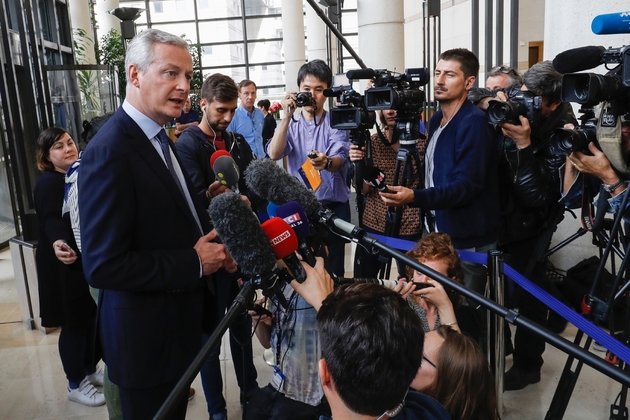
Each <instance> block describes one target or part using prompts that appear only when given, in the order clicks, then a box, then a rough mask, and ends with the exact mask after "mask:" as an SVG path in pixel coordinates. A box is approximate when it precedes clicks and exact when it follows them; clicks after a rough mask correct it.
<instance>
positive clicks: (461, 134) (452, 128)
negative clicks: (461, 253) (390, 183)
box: [414, 101, 501, 249]
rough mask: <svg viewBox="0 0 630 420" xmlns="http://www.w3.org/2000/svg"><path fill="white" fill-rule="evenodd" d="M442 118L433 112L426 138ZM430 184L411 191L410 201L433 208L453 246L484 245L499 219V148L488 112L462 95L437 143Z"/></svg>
mask: <svg viewBox="0 0 630 420" xmlns="http://www.w3.org/2000/svg"><path fill="white" fill-rule="evenodd" d="M441 119H442V111H441V110H440V111H438V112H437V113H436V114H435V115H434V116H433V118H431V124H430V127H431V128H430V130H429V141H432V140H433V139H432V138H431V137H432V136H433V133H434V132H435V130H436V129H437V128H438V127H439V124H440V120H441ZM433 161H434V162H435V164H434V170H433V185H434V187H432V188H425V189H421V190H415V191H414V205H416V206H419V207H421V208H423V209H426V210H429V209H430V210H435V223H436V226H437V230H438V231H440V232H445V233H448V234H449V235H450V236H451V240H452V241H453V245H454V246H455V248H460V249H463V248H473V247H479V246H483V245H488V244H490V243H492V242H494V241H496V238H497V236H496V235H497V229H498V227H499V223H500V221H501V217H500V216H501V214H500V213H501V210H500V205H499V187H498V182H497V150H496V145H495V142H494V137H493V134H492V132H491V130H490V125H489V124H488V121H487V119H486V114H485V113H484V112H483V111H481V110H479V109H478V108H477V107H476V106H475V105H473V104H472V102H469V101H465V102H464V103H463V105H462V106H461V108H460V109H459V111H458V112H457V114H455V116H454V117H453V118H452V119H451V121H450V122H449V123H448V124H447V125H446V127H444V129H443V130H442V133H441V134H440V137H439V139H438V143H437V145H436V148H435V156H434V159H433Z"/></svg>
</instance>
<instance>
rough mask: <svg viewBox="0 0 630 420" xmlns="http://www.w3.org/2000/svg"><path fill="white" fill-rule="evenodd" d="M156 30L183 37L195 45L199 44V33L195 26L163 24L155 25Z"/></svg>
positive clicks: (191, 24)
mask: <svg viewBox="0 0 630 420" xmlns="http://www.w3.org/2000/svg"><path fill="white" fill-rule="evenodd" d="M153 27H154V28H156V29H161V30H163V31H166V32H169V33H171V34H173V35H177V36H183V37H184V38H185V39H189V40H190V41H191V42H192V43H193V44H196V43H197V33H196V31H195V24H194V23H193V22H190V23H161V24H154V25H153Z"/></svg>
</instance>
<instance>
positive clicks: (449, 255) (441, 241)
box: [407, 232, 464, 306]
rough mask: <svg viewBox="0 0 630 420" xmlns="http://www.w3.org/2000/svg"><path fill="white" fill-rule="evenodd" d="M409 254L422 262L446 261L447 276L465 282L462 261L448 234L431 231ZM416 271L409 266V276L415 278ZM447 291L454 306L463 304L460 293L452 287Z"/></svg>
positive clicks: (461, 282)
mask: <svg viewBox="0 0 630 420" xmlns="http://www.w3.org/2000/svg"><path fill="white" fill-rule="evenodd" d="M407 255H408V256H409V257H410V258H413V259H414V260H417V261H420V262H428V261H444V262H445V263H446V265H447V267H448V268H447V270H446V275H447V277H450V278H452V279H455V281H457V282H458V283H460V284H464V271H463V270H462V262H461V260H460V259H459V254H458V253H457V251H456V250H455V248H454V247H453V243H452V242H451V237H450V236H448V234H446V233H438V232H431V233H429V234H428V235H427V236H425V237H424V238H422V239H420V240H419V241H418V243H417V244H416V247H415V248H414V249H412V250H411V251H409V252H407ZM414 271H415V270H414V269H413V268H412V267H410V266H407V278H409V279H411V278H413V273H414ZM446 293H447V294H448V297H449V298H450V299H451V301H452V302H453V305H454V306H459V305H460V304H461V302H462V297H461V296H460V295H458V294H456V293H455V292H454V291H453V290H450V289H446Z"/></svg>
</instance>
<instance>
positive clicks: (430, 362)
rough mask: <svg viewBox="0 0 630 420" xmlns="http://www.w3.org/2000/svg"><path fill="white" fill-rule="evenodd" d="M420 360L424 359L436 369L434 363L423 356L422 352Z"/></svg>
mask: <svg viewBox="0 0 630 420" xmlns="http://www.w3.org/2000/svg"><path fill="white" fill-rule="evenodd" d="M422 360H426V362H427V363H428V364H430V365H431V366H433V367H434V368H435V369H436V370H437V366H435V363H433V362H432V361H430V360H429V359H427V356H425V355H424V354H423V355H422Z"/></svg>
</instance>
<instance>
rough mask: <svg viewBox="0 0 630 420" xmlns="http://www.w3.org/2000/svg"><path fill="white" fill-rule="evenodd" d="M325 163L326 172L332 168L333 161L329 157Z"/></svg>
mask: <svg viewBox="0 0 630 420" xmlns="http://www.w3.org/2000/svg"><path fill="white" fill-rule="evenodd" d="M326 160H327V162H326V170H327V171H328V170H330V168H332V164H333V160H332V159H331V158H329V157H327V158H326Z"/></svg>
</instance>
